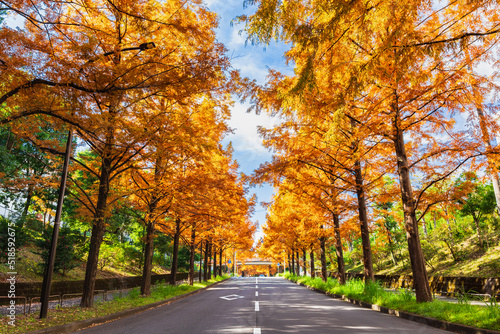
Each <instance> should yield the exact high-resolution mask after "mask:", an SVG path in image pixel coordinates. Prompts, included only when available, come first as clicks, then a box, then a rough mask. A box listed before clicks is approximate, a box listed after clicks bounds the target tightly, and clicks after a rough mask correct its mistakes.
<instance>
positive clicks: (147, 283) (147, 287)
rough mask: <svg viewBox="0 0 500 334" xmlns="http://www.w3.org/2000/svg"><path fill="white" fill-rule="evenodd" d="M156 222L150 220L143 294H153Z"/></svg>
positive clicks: (142, 282) (147, 233) (145, 253)
mask: <svg viewBox="0 0 500 334" xmlns="http://www.w3.org/2000/svg"><path fill="white" fill-rule="evenodd" d="M154 230H155V227H154V222H153V221H150V222H149V223H148V225H147V231H146V250H145V252H144V266H143V268H142V280H141V295H145V296H149V295H150V294H151V269H152V267H153V254H154Z"/></svg>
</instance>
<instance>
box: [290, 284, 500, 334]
mask: <svg viewBox="0 0 500 334" xmlns="http://www.w3.org/2000/svg"><path fill="white" fill-rule="evenodd" d="M291 282H293V281H291ZM294 283H295V284H298V285H301V286H303V287H306V288H308V289H309V290H313V291H315V292H319V293H322V294H324V295H326V296H328V297H332V298H336V299H341V300H344V301H346V302H348V303H351V304H355V305H358V306H361V307H364V308H369V309H372V310H374V311H378V312H382V313H385V314H390V315H394V316H396V317H399V318H402V319H406V320H410V321H415V322H419V323H421V324H425V325H427V326H431V327H435V328H439V329H444V330H447V331H451V332H455V333H460V334H500V332H499V331H496V330H491V329H482V328H476V327H471V326H466V325H461V324H456V323H452V322H448V321H443V320H438V319H434V318H428V317H424V316H422V315H418V314H413V313H408V312H404V311H398V310H393V309H390V308H387V307H383V306H379V305H376V304H370V303H367V302H363V301H361V300H356V299H352V298H348V297H346V296H345V295H337V294H333V293H328V292H326V291H323V290H320V289H317V288H313V287H310V286H307V285H305V284H304V283H297V282H294Z"/></svg>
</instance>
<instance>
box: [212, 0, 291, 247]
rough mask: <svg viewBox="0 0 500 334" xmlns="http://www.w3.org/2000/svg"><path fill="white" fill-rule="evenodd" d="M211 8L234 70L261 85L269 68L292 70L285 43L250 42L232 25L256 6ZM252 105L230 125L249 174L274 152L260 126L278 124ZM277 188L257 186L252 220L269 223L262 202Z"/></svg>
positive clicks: (239, 107)
mask: <svg viewBox="0 0 500 334" xmlns="http://www.w3.org/2000/svg"><path fill="white" fill-rule="evenodd" d="M205 4H206V5H207V7H208V8H209V9H210V10H212V11H214V12H216V13H217V14H218V15H219V28H218V29H217V37H218V39H219V41H220V42H221V43H223V44H224V45H225V46H226V48H227V49H228V55H229V56H230V57H231V58H232V61H231V63H232V66H233V68H234V69H237V70H240V73H241V75H242V76H244V77H248V78H250V79H254V80H256V81H257V83H259V84H264V82H265V79H266V76H267V74H268V70H269V69H277V70H279V71H281V72H284V73H289V72H290V71H292V69H290V68H288V67H287V66H286V64H285V61H284V58H283V52H284V51H285V47H284V46H283V45H278V44H271V45H269V46H267V47H265V46H264V45H251V44H250V43H248V44H246V43H245V39H246V35H245V34H240V30H242V29H243V28H244V27H243V25H231V20H232V19H234V18H235V17H236V16H238V15H242V14H249V13H252V11H254V10H255V8H252V7H250V8H246V9H244V8H243V1H234V0H233V1H231V0H229V1H228V0H225V1H224V0H206V1H205ZM248 107H249V105H248V104H241V103H236V104H235V106H234V107H233V109H232V117H231V120H230V121H229V126H230V127H231V128H233V129H234V134H231V135H228V136H227V138H226V143H228V142H229V141H231V142H232V144H233V147H234V150H235V151H234V158H235V159H236V160H237V161H238V163H239V165H240V171H241V172H243V173H245V174H247V175H249V174H251V173H252V172H253V171H254V170H255V169H256V168H258V167H259V165H260V164H261V163H264V162H266V161H270V160H271V156H272V155H271V153H270V152H269V151H268V150H267V149H266V148H265V147H263V146H262V139H261V138H260V137H259V135H258V134H257V127H258V126H264V127H266V128H269V127H272V126H273V125H274V124H277V123H278V119H275V118H271V117H268V116H267V115H266V114H265V113H262V114H260V115H256V114H255V113H247V112H246V110H247V109H248ZM273 192H274V191H273V188H272V187H271V186H269V185H263V186H260V187H253V188H251V189H250V195H251V194H253V193H255V194H257V197H258V202H259V205H257V207H256V208H255V213H254V215H253V216H252V221H254V222H257V221H258V222H259V225H262V224H264V223H265V220H266V210H265V208H264V207H262V206H261V205H260V202H269V201H270V199H271V196H272V194H273ZM261 236H262V231H261V229H259V230H258V232H257V235H256V240H257V239H258V238H260V237H261Z"/></svg>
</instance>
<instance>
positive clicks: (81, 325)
mask: <svg viewBox="0 0 500 334" xmlns="http://www.w3.org/2000/svg"><path fill="white" fill-rule="evenodd" d="M228 279H229V278H226V279H225V280H222V281H220V282H215V283H213V284H211V285H208V286H206V287H204V288H201V289H198V290H195V291H191V292H188V293H186V294H183V295H179V296H175V297H172V298H169V299H165V300H162V301H159V302H156V303H153V304H147V305H143V306H139V307H136V308H133V309H129V310H124V311H121V312H118V313H113V314H108V315H105V316H102V317H99V318H93V319H86V320H80V321H76V322H71V323H69V324H64V325H58V326H55V327H47V328H42V329H38V330H36V331H31V332H27V334H64V333H73V332H76V331H79V330H81V329H85V328H87V327H92V326H97V325H101V324H103V323H105V322H111V321H114V320H118V319H120V318H124V317H127V316H129V315H133V314H137V313H141V312H144V311H147V310H150V309H153V308H156V307H160V306H164V305H168V304H170V303H173V302H175V301H177V300H180V299H183V298H186V297H189V296H191V295H194V294H196V293H198V292H201V291H204V290H207V289H209V288H211V287H214V286H215V285H218V284H220V283H222V282H225V281H227V280H228Z"/></svg>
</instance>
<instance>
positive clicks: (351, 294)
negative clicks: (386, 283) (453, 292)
mask: <svg viewBox="0 0 500 334" xmlns="http://www.w3.org/2000/svg"><path fill="white" fill-rule="evenodd" d="M285 278H287V279H289V280H291V281H293V282H298V283H302V284H305V285H307V286H310V287H313V288H316V289H319V290H322V291H325V292H329V293H332V294H337V295H345V296H346V297H348V298H352V299H357V300H361V301H364V302H367V303H371V304H376V305H379V306H384V307H387V308H390V309H394V310H399V311H406V312H409V313H413V314H418V315H422V316H426V317H429V318H435V319H439V320H444V321H448V322H452V323H458V324H462V325H467V326H472V327H477V328H483V329H493V330H500V306H499V305H498V304H497V303H496V302H494V301H492V302H490V303H489V304H487V305H486V306H478V305H471V303H470V300H467V299H462V300H459V303H449V302H444V301H440V300H433V301H432V302H430V303H417V301H416V299H415V295H414V293H413V292H411V291H408V290H403V289H401V290H399V291H398V292H397V293H393V292H388V291H385V290H384V289H383V287H382V285H380V283H378V282H375V283H369V284H367V285H365V283H364V282H363V281H362V280H357V279H354V280H349V281H348V282H347V283H346V284H345V285H340V284H339V282H338V281H337V280H334V279H331V278H328V281H327V282H324V281H323V280H322V279H320V278H311V277H304V276H296V275H291V274H289V273H288V274H285Z"/></svg>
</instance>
